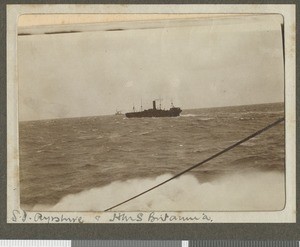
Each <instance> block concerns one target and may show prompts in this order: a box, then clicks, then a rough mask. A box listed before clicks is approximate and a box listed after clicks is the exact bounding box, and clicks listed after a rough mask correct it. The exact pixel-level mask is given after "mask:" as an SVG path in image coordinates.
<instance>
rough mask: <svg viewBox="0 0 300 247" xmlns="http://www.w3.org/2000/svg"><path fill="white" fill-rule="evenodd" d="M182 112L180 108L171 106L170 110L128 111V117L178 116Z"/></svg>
mask: <svg viewBox="0 0 300 247" xmlns="http://www.w3.org/2000/svg"><path fill="white" fill-rule="evenodd" d="M180 113H181V109H180V108H171V109H170V110H153V109H150V110H145V111H141V112H128V113H126V114H125V116H126V117H127V118H144V117H178V116H179V115H180Z"/></svg>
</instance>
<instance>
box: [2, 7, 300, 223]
mask: <svg viewBox="0 0 300 247" xmlns="http://www.w3.org/2000/svg"><path fill="white" fill-rule="evenodd" d="M132 13H135V14H154V13H156V14H225V13H230V14H281V15H282V16H283V18H284V43H285V129H286V132H285V140H286V143H285V145H286V146H285V151H286V152H285V164H286V166H285V173H286V174H285V175H286V205H285V208H284V209H283V210H282V211H262V212H120V214H122V217H120V220H117V221H116V220H114V221H112V218H114V217H113V216H114V214H115V213H116V212H25V211H23V210H22V209H21V208H20V197H19V195H20V185H19V144H18V136H19V134H18V73H17V35H18V28H17V26H18V18H19V17H20V16H21V15H24V14H132ZM295 49H296V18H295V5H288V4H283V5H279V4H278V5H268V4H251V5H248V4H237V5H231V4H230V5H229V4H228V5H80V4H78V5H77V4H76V5H74V4H72V5H55V4H52V5H48V4H45V5H40V4H26V5H7V222H8V223H293V222H296V57H295V56H296V50H295ZM151 214H152V215H151ZM166 214H168V217H167V218H166V217H165V215H166ZM160 216H161V217H160ZM151 217H152V218H151ZM154 218H155V220H153V221H151V219H154ZM165 218H166V220H164V219H165Z"/></svg>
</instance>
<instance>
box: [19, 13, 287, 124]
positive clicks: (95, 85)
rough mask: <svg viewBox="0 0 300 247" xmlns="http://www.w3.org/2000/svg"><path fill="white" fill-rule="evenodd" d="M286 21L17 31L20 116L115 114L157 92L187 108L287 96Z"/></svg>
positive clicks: (276, 99)
mask: <svg viewBox="0 0 300 247" xmlns="http://www.w3.org/2000/svg"><path fill="white" fill-rule="evenodd" d="M281 22H282V19H281V16H279V15H277V16H274V15H273V16H272V15H267V16H265V17H263V18H262V17H259V18H253V17H252V18H248V17H240V18H237V17H235V18H226V19H214V20H210V21H205V20H201V21H196V22H195V24H194V25H190V24H189V25H187V26H180V27H178V26H176V25H175V24H174V25H173V26H172V25H171V26H170V27H165V28H163V27H161V26H162V25H164V23H163V21H162V22H155V21H154V22H152V23H151V26H152V27H154V28H147V29H140V28H139V23H136V26H135V24H134V23H133V24H132V22H131V23H130V25H129V28H128V29H126V30H122V31H103V30H100V31H90V32H80V33H65V34H50V35H49V34H48V35H43V34H41V35H24V36H19V37H18V77H19V118H20V120H21V121H22V120H38V119H51V118H62V117H81V116H94V115H106V114H114V112H115V111H116V109H118V110H122V111H123V112H126V111H130V110H131V108H132V105H133V103H134V104H135V106H136V107H139V105H140V101H141V99H143V105H144V108H150V107H151V104H152V103H151V102H152V100H153V99H157V98H159V97H161V98H162V99H163V101H162V103H163V104H162V105H163V107H166V108H169V106H170V101H171V99H173V102H174V105H176V106H180V107H181V108H182V109H190V108H206V107H218V106H229V105H246V104H259V103H271V102H283V97H284V95H283V91H284V73H283V50H282V48H283V47H282V36H281V29H280V24H281ZM189 23H190V22H189ZM123 26H124V23H123ZM125 26H126V23H125ZM133 27H134V28H133ZM72 28H76V26H74V27H72Z"/></svg>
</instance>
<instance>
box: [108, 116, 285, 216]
mask: <svg viewBox="0 0 300 247" xmlns="http://www.w3.org/2000/svg"><path fill="white" fill-rule="evenodd" d="M283 121H284V117H283V118H280V119H278V120H276V121H275V122H273V123H271V124H269V125H268V126H266V127H264V128H263V129H260V130H258V131H256V132H255V133H253V134H251V135H249V136H247V137H245V138H244V139H242V140H240V141H238V142H236V143H234V144H232V145H231V146H229V147H227V148H225V149H223V150H222V151H220V152H218V153H216V154H214V155H212V156H210V157H209V158H207V159H205V160H203V161H201V162H200V163H197V164H196V165H193V166H191V167H190V168H188V169H186V170H184V171H182V172H180V173H178V174H176V175H174V176H173V177H171V178H169V179H167V180H165V181H163V182H161V183H159V184H157V185H155V186H153V187H151V188H149V189H147V190H145V191H143V192H141V193H139V194H137V195H135V196H133V197H131V198H129V199H127V200H126V201H123V202H120V203H118V204H116V205H114V206H112V207H110V208H108V209H106V210H104V211H105V212H106V211H109V210H111V209H114V208H116V207H118V206H120V205H122V204H124V203H126V202H129V201H131V200H133V199H135V198H137V197H140V196H141V195H144V194H146V193H148V192H150V191H151V190H154V189H156V188H158V187H160V186H162V185H163V184H165V183H168V182H170V181H171V180H173V179H175V178H178V177H180V176H181V175H183V174H185V173H187V172H189V171H191V170H193V169H195V168H196V167H198V166H200V165H202V164H204V163H206V162H208V161H210V160H212V159H214V158H216V157H218V156H220V155H221V154H223V153H226V152H227V151H229V150H231V149H233V148H235V147H237V146H238V145H240V144H242V143H244V142H246V141H248V140H250V139H252V138H253V137H255V136H257V135H259V134H261V133H263V132H265V131H266V130H268V129H270V128H272V127H274V126H276V125H277V124H279V123H281V122H283Z"/></svg>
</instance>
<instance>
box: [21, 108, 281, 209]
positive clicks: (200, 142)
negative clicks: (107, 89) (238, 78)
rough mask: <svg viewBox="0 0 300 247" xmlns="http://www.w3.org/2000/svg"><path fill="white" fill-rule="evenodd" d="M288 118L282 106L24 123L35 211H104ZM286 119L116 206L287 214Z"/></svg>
mask: <svg viewBox="0 0 300 247" xmlns="http://www.w3.org/2000/svg"><path fill="white" fill-rule="evenodd" d="M281 117H284V104H283V103H274V104H261V105H248V106H233V107H220V108H209V109H191V110H183V112H182V113H181V116H179V117H175V118H131V119H127V118H126V117H125V116H124V115H121V116H117V115H111V116H93V117H81V118H65V119H51V120H39V121H26V122H20V123H19V148H20V200H21V205H22V207H23V208H25V209H27V210H32V209H34V210H36V209H39V210H41V209H44V210H50V211H51V210H54V211H55V210H60V211H69V210H71V211H73V210H76V211H102V210H105V209H106V208H107V207H110V206H113V205H114V204H116V203H119V202H121V201H122V200H126V199H128V198H130V197H131V196H134V195H135V194H138V193H140V192H142V191H143V190H146V189H148V188H150V187H151V186H153V185H155V184H157V183H159V182H161V181H164V180H165V179H168V178H170V177H171V176H172V175H175V174H177V173H179V172H181V171H183V170H185V169H187V168H189V167H190V166H193V165H195V164H197V163H199V162H201V161H202V160H204V159H206V158H208V157H210V156H211V155H213V154H215V153H217V152H219V151H221V150H223V149H224V148H226V147H228V146H230V145H232V144H233V143H235V142H237V141H239V140H241V139H243V138H245V137H246V136H248V135H250V134H252V133H254V132H255V131H257V130H259V129H261V128H263V127H265V126H267V125H268V124H270V123H272V122H274V121H276V120H277V119H279V118H281ZM284 138H285V135H284V123H281V124H278V125H277V126H275V127H273V128H271V129H269V130H268V131H266V132H264V133H262V134H260V135H259V136H257V137H254V138H253V139H251V140H249V141H247V142H245V143H243V144H241V145H240V146H238V147H236V148H234V149H233V150H230V151H228V152H226V153H224V154H222V155H221V156H219V157H217V158H215V159H213V160H211V161H209V162H207V163H205V164H203V165H201V166H200V167H197V168H196V169H194V170H192V171H190V172H188V173H187V174H185V175H183V176H181V177H179V178H178V179H175V180H173V181H172V182H170V183H168V184H165V185H163V186H161V187H160V188H158V189H156V190H154V191H152V192H150V193H148V194H147V195H144V196H141V197H140V198H138V199H136V200H133V201H131V202H130V203H128V204H124V205H122V206H120V207H119V208H116V209H115V210H117V211H118V210H119V211H122V210H125V211H139V210H144V211H147V210H160V211H171V210H175V211H176V210H181V211H189V210H192V211H194V210H198V211H199V210H215V211H222V210H223V211H224V210H280V209H282V208H283V207H284V202H285V187H284V171H285V162H284V158H285V142H284V140H285V139H284Z"/></svg>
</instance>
